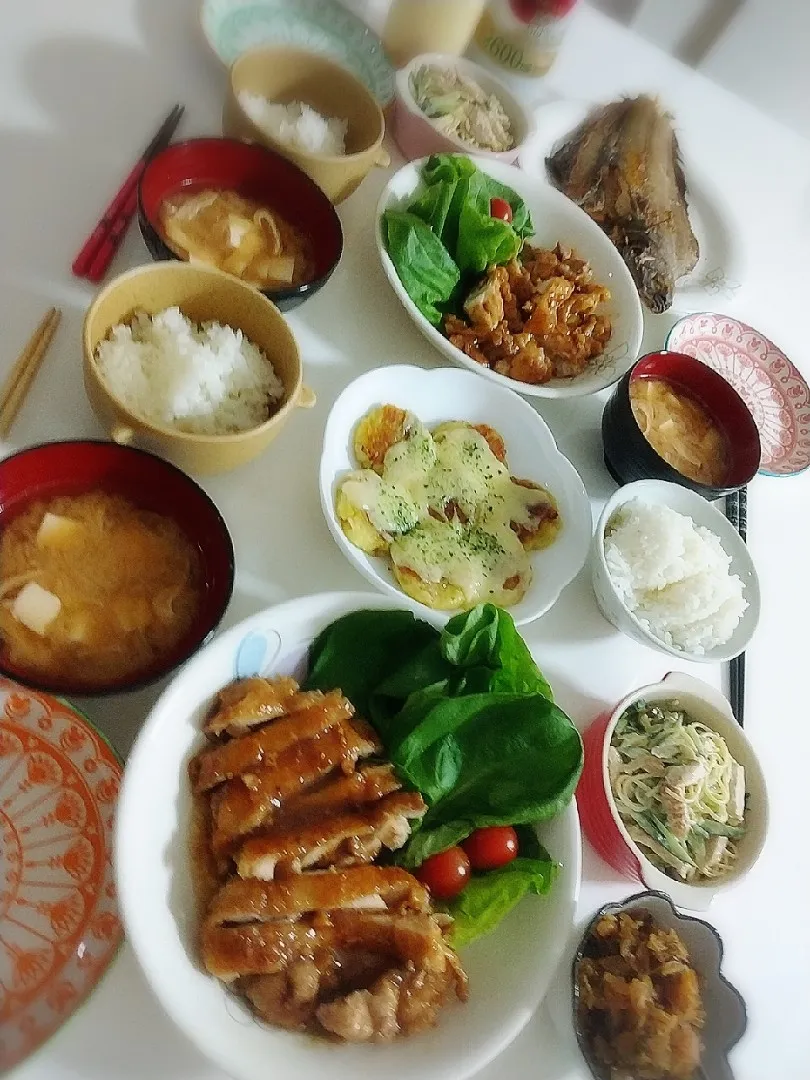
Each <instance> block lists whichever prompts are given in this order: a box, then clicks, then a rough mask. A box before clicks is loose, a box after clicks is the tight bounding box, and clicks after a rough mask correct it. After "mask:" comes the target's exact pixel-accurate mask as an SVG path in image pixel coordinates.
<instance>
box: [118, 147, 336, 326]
mask: <svg viewBox="0 0 810 1080" xmlns="http://www.w3.org/2000/svg"><path fill="white" fill-rule="evenodd" d="M200 188H218V189H221V190H225V189H227V190H229V191H235V192H236V193H237V194H238V195H242V196H244V197H245V198H249V199H255V200H256V202H260V203H261V204H262V205H263V206H267V207H268V208H269V209H270V210H275V211H276V212H277V213H278V214H280V215H281V217H283V218H284V219H285V220H286V221H288V222H289V223H290V224H291V225H294V226H296V227H297V228H298V229H300V231H301V232H302V233H304V234H305V235H306V236H307V237H309V239H310V241H311V243H312V248H313V255H314V260H315V275H314V277H313V279H312V281H308V282H305V283H304V284H303V285H293V286H290V287H288V288H283V287H282V288H268V289H262V290H260V291H261V292H263V293H264V295H265V296H266V297H268V299H270V300H272V301H273V303H274V304H275V305H276V307H278V308H279V309H280V310H281V311H290V310H291V309H292V308H295V307H298V305H299V304H303V302H304V301H305V300H307V299H308V298H309V297H310V296H314V295H315V293H316V292H318V290H319V289H322V288H323V286H324V285H325V284H326V282H327V281H328V280H329V278H330V277H331V276H332V274H333V273H334V270H335V268H336V266H337V264H338V263H339V262H340V257H341V255H342V254H343V229H342V226H341V224H340V218H339V217H338V216H337V213H336V212H335V208H334V206H332V203H331V202H330V201H329V199H328V197H327V196H326V195H325V194H324V193H323V191H321V189H320V188H319V187H318V185H317V184H316V183H315V181H314V180H311V179H310V178H309V177H308V176H307V174H306V173H305V172H304V171H303V170H302V169H299V168H298V166H297V165H294V164H293V163H292V162H291V161H288V160H287V158H285V157H282V155H281V154H277V153H276V152H275V151H273V150H270V149H268V148H267V147H265V146H259V145H258V144H256V143H244V142H239V141H238V140H237V139H224V138H223V139H219V138H202V139H189V140H187V141H186V142H180V143H173V144H172V145H171V146H169V147H167V149H166V150H164V151H162V153H160V154H158V155H157V156H156V157H154V158H152V160H151V161H150V162H149V164H148V165H147V166H146V169H145V170H144V173H143V175H142V177H141V181H140V184H139V185H138V224H139V225H140V229H141V235H142V236H143V240H144V243H145V244H146V247H147V248H148V250H149V254H150V255H151V256H152V258H153V259H155V260H162V259H177V260H180V261H186V260H184V259H182V258H181V256H179V255H178V254H177V253H176V252H175V251H174V250H173V249H172V248H171V247H169V245H168V244H167V243H166V240H165V237H164V235H163V230H162V228H161V224H160V207H161V203H162V202H163V200H164V199H165V198H167V197H168V196H169V195H175V194H176V193H177V192H179V191H182V190H191V191H193V190H198V189H200Z"/></svg>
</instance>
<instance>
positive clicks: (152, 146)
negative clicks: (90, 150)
mask: <svg viewBox="0 0 810 1080" xmlns="http://www.w3.org/2000/svg"><path fill="white" fill-rule="evenodd" d="M184 112H185V106H183V105H175V106H174V108H173V109H172V111H171V112H170V113H169V115H168V116H167V117H166V119H165V120H164V121H163V123H162V124H161V125H160V127H159V128H158V130H157V133H156V134H155V136H154V138H153V139H152V141H151V142H150V143H149V145H148V146H147V148H146V149H145V150H144V152H143V154H141V156H140V158H139V160H138V163H137V164H136V165H135V167H134V169H133V170H132V172H131V173H130V174H129V176H128V177H127V178H126V180H125V181H124V183H123V184H122V185H121V187H120V189H119V191H118V193H117V195H116V196H115V198H114V199H113V200H112V202H111V203H110V205H109V206H108V207H107V209H106V210H105V211H104V213H103V215H102V217H101V220H100V221H99V223H98V225H96V227H95V229H93V231H92V233H90V236H89V237H88V238H87V240H86V242H85V244H84V247H83V248H82V250H81V251H80V252H79V254H78V255H77V256H76V258H75V259H74V260H73V265H72V270H73V273H74V274H75V275H76V277H83V278H87V279H88V280H89V281H93V282H99V281H101V279H102V278H103V277H104V275H105V274H106V272H107V269H108V267H109V265H110V263H111V262H112V259H113V256H114V255H115V253H116V251H117V250H118V247H119V245H120V243H121V241H122V240H123V238H124V235H125V233H126V231H127V229H128V227H129V223H130V221H132V218H133V216H134V214H135V210H136V209H137V206H138V182H139V180H140V178H141V176H142V174H143V171H144V169H145V168H146V166H147V164H148V163H149V161H150V160H151V159H152V158H153V157H154V156H155V154H158V153H160V151H161V150H164V149H165V148H166V147H167V146H168V145H169V143H170V142H171V141H172V136H173V135H174V133H175V131H176V130H177V125H178V124H179V123H180V118H181V117H182V115H183V113H184Z"/></svg>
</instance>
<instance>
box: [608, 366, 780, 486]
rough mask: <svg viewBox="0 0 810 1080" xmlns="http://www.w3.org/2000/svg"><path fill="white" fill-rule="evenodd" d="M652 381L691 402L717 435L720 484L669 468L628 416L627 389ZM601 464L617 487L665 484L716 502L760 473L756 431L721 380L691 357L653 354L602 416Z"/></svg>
mask: <svg viewBox="0 0 810 1080" xmlns="http://www.w3.org/2000/svg"><path fill="white" fill-rule="evenodd" d="M643 379H657V380H661V381H662V382H664V383H666V384H667V385H668V386H669V387H670V388H671V389H672V390H673V391H674V392H675V393H680V394H681V395H683V396H685V397H687V398H690V399H692V400H693V401H694V402H696V403H697V404H698V405H699V406H702V408H703V410H704V411H705V412H706V413H707V414H708V416H709V417H710V419H711V421H712V422H713V423H714V425H715V426H716V428H717V429H718V430H719V432H720V433H721V434H722V437H723V441H724V443H725V445H726V463H725V469H724V470H723V471H724V475H723V477H722V480H719V481H718V482H715V483H703V482H701V481H700V480H694V479H692V478H691V477H690V476H687V475H685V474H684V473H682V472H680V471H679V470H678V469H675V468H673V466H672V465H670V464H669V462H667V461H665V460H664V458H663V457H662V456H661V455H660V454H659V453H658V452H657V451H656V450H655V449H653V447H652V445H651V444H650V443H649V442H648V441H647V439H646V437H645V435H644V433H643V432H642V430H641V428H640V427H639V424H638V422H637V420H636V418H635V416H634V414H633V407H632V404H631V397H630V394H631V388H632V387H633V385H634V384H637V383H638V381H639V380H643ZM602 443H603V447H604V455H605V465H606V466H607V469H608V472H609V473H610V474H611V476H612V477H613V479H614V480H615V481H616V482H617V483H618V484H629V483H632V482H633V481H635V480H668V481H669V482H670V483H675V484H681V485H682V486H683V487H687V488H691V489H692V491H697V492H698V494H700V495H703V496H704V498H707V499H719V498H720V497H721V496H723V495H728V494H730V493H731V492H733V491H737V490H738V489H739V488H741V487H744V486H745V485H746V484H748V483H750V481H751V480H753V478H754V476H756V474H757V471H758V470H759V464H760V457H761V453H762V448H761V445H760V439H759V430H758V428H757V425H756V423H755V422H754V418H753V416H752V415H751V412H750V410H749V409H748V406H747V405H746V404H745V402H744V401H743V399H742V398H741V397H740V395H739V394H738V393H737V391H736V390H735V389H734V387H733V386H732V385H731V383H729V382H727V381H726V380H725V379H724V378H723V376H722V375H720V374H718V372H716V371H714V370H712V368H710V367H708V366H707V365H706V364H704V363H702V362H701V361H700V360H697V359H695V357H694V356H687V355H686V354H685V353H677V352H667V351H662V352H654V353H648V354H647V355H646V356H642V358H641V359H640V360H638V361H637V362H636V364H634V366H633V367H632V368H631V369H630V371H628V372H627V373H626V375H625V376H624V378H623V379H621V381H620V382H618V383H617V384H616V387H615V389H614V391H613V393H612V394H611V396H610V398H609V399H608V402H607V404H606V405H605V411H604V412H603V414H602Z"/></svg>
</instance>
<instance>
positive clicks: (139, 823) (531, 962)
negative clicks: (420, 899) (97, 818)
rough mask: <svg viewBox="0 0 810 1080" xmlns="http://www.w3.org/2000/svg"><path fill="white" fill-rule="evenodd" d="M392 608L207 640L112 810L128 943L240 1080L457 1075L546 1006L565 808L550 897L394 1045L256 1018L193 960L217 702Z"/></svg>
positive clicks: (566, 902) (565, 859)
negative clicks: (194, 817) (197, 871)
mask: <svg viewBox="0 0 810 1080" xmlns="http://www.w3.org/2000/svg"><path fill="white" fill-rule="evenodd" d="M398 606H400V605H398V604H395V603H392V602H391V601H390V600H388V599H387V598H385V597H381V596H377V595H375V594H373V593H372V594H367V593H322V594H320V595H317V596H309V597H304V598H302V599H299V600H292V601H290V602H288V603H286V604H281V605H279V606H278V607H274V608H269V609H268V610H266V611H264V612H261V613H260V614H259V615H255V616H253V618H250V619H246V620H245V621H244V622H242V623H240V624H239V625H238V626H235V627H233V629H231V630H229V631H228V632H227V633H225V634H223V635H222V636H221V637H219V638H217V639H216V640H214V641H213V642H212V643H211V644H210V645H208V646H206V648H204V649H202V650H201V651H200V652H199V653H197V655H196V656H195V657H194V659H193V660H191V661H189V663H188V664H187V665H186V666H185V667H184V668H183V669H182V671H181V672H180V673H179V674H178V675H177V676H176V678H175V679H174V680H173V682H172V683H171V685H170V686H169V687H168V689H167V690H166V691H165V692H164V693H163V695H162V696H161V698H160V700H159V701H158V702H157V704H156V705H155V708H154V709H153V710H152V712H151V713H150V715H149V717H148V719H147V720H146V723H145V724H144V726H143V728H142V729H141V732H140V735H139V736H138V740H137V742H136V744H135V746H134V748H133V751H132V754H131V755H130V758H129V762H128V764H127V768H126V773H125V776H124V784H123V788H122V791H121V798H120V801H119V804H118V822H117V835H116V849H117V850H116V870H117V875H118V886H119V894H120V905H121V910H122V914H123V917H124V923H125V926H126V932H127V936H128V937H129V940H130V943H131V944H132V947H133V949H134V950H135V954H136V956H137V957H138V960H139V961H140V964H141V966H142V968H143V970H144V973H145V975H146V977H147V979H148V980H149V982H150V984H151V986H152V989H153V990H154V992H155V994H156V995H157V997H158V998H159V1000H160V1001H161V1003H162V1005H163V1007H164V1008H165V1009H166V1012H167V1013H168V1014H169V1015H170V1016H171V1017H172V1019H173V1020H174V1021H175V1023H176V1024H177V1025H178V1027H180V1028H181V1029H182V1030H183V1031H184V1032H185V1033H186V1035H187V1036H188V1037H189V1038H190V1039H191V1040H192V1042H194V1043H195V1044H196V1045H197V1046H198V1047H199V1048H200V1049H201V1050H202V1051H203V1053H205V1054H207V1055H208V1057H209V1058H210V1059H211V1060H212V1061H214V1062H216V1063H217V1065H219V1066H220V1068H222V1069H224V1070H225V1071H226V1072H227V1073H228V1074H229V1075H230V1076H233V1077H236V1078H238V1080H268V1077H272V1078H273V1080H323V1078H324V1077H326V1076H328V1077H329V1078H330V1080H358V1077H363V1076H386V1077H387V1076H390V1077H396V1078H397V1080H463V1078H465V1077H468V1076H470V1075H471V1074H472V1073H474V1072H476V1071H477V1070H478V1069H481V1068H483V1066H484V1065H486V1064H487V1062H489V1061H491V1060H492V1059H493V1058H494V1057H495V1056H496V1055H497V1054H499V1053H500V1052H501V1050H503V1049H504V1047H506V1046H507V1045H508V1044H509V1043H510V1042H511V1041H512V1040H513V1039H514V1038H515V1036H516V1035H517V1034H518V1033H519V1032H520V1031H521V1029H522V1028H523V1027H524V1025H525V1024H526V1023H527V1022H528V1020H529V1018H530V1017H531V1015H532V1013H533V1011H534V1010H535V1009H536V1008H537V1006H538V1004H539V1003H540V1001H541V1000H542V998H543V995H544V994H545V992H546V989H547V988H548V985H549V982H550V980H551V977H552V975H553V973H554V971H555V968H556V966H557V964H558V962H559V960H560V957H561V955H562V951H563V949H564V947H565V944H566V941H567V940H568V938H569V935H570V933H571V928H572V926H573V923H574V913H575V909H576V901H577V896H578V893H579V881H580V872H581V848H580V835H579V819H578V817H577V811H576V805H575V804H574V803H572V804H571V805H570V806H569V808H568V809H567V810H566V811H565V813H564V814H562V815H560V817H558V818H556V819H555V820H554V821H551V822H548V823H545V824H543V825H542V826H541V827H540V828H539V830H538V831H539V835H540V837H541V840H542V841H543V843H544V844H545V845H546V847H547V848H548V850H549V852H550V853H551V854H552V856H553V857H554V858H555V859H556V860H557V861H558V862H560V863H561V866H562V869H561V871H560V874H559V876H558V878H557V880H556V882H555V883H554V887H553V889H552V890H551V892H550V893H549V895H548V896H547V897H534V896H532V897H528V898H526V899H525V900H523V901H522V902H521V903H520V905H519V906H518V907H517V908H516V909H515V910H514V911H513V912H512V913H511V914H510V915H509V917H508V918H507V919H506V920H504V922H503V924H502V925H501V926H500V927H499V929H498V930H497V931H495V932H494V933H493V934H491V935H490V936H489V937H487V938H483V939H481V940H480V941H478V942H476V943H475V944H474V945H472V946H471V947H470V948H468V949H465V950H464V952H463V954H462V957H463V961H464V966H465V967H466V969H467V971H468V972H469V975H470V1000H469V1001H468V1002H467V1004H466V1005H458V1006H450V1007H448V1008H447V1009H446V1010H445V1012H444V1014H443V1015H442V1016H441V1018H440V1022H439V1025H438V1027H436V1028H435V1029H434V1030H433V1031H431V1032H428V1033H426V1034H424V1035H420V1036H417V1037H415V1038H412V1039H404V1040H402V1041H400V1042H396V1043H393V1044H390V1045H382V1046H381V1045H374V1046H350V1045H336V1044H335V1043H333V1042H328V1041H327V1040H325V1039H324V1040H319V1039H316V1038H313V1037H311V1036H306V1035H299V1034H295V1033H292V1032H288V1031H282V1030H280V1029H278V1028H272V1027H267V1026H265V1025H263V1024H261V1023H259V1022H258V1021H256V1020H255V1019H254V1018H253V1017H252V1015H251V1014H250V1013H249V1012H248V1010H247V1008H246V1007H244V1006H243V1005H242V1004H241V1003H240V1002H239V1001H238V1000H237V999H236V998H233V997H231V996H230V995H229V994H227V992H226V991H225V990H224V989H223V986H222V984H221V983H219V982H218V981H217V980H216V979H213V978H212V977H211V976H210V975H207V974H206V973H205V972H204V971H202V970H201V968H200V967H198V965H197V963H196V961H195V959H194V941H195V931H196V926H195V918H194V903H193V895H192V886H191V879H190V875H189V864H188V857H187V837H188V829H189V814H190V799H189V793H188V783H187V779H186V765H187V762H188V760H189V758H190V757H191V756H192V755H193V753H194V752H195V750H196V749H197V748H198V745H199V743H200V742H201V741H202V740H201V736H200V723H201V720H202V717H203V716H204V715H205V713H206V711H207V709H208V707H209V705H210V702H211V698H212V697H213V695H214V694H216V693H217V691H218V690H220V689H221V688H222V687H223V686H225V685H226V684H227V683H229V682H231V681H232V680H233V679H234V678H236V677H238V676H247V675H254V674H273V673H277V672H287V673H293V674H297V675H299V676H301V675H302V674H303V672H304V670H305V660H306V653H307V649H308V647H309V645H310V643H311V641H312V639H313V638H314V637H315V636H316V635H317V634H318V633H319V632H320V631H321V630H322V629H324V627H326V626H327V625H328V624H329V623H331V622H332V621H333V620H334V619H337V618H339V617H340V616H341V615H345V614H347V613H348V612H350V611H355V610H357V609H359V608H377V609H388V608H394V607H398Z"/></svg>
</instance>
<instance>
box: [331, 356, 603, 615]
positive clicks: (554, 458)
mask: <svg viewBox="0 0 810 1080" xmlns="http://www.w3.org/2000/svg"><path fill="white" fill-rule="evenodd" d="M387 404H390V405H398V406H400V407H401V408H403V409H408V410H409V411H410V412H412V413H414V414H415V415H416V416H418V417H419V419H420V420H421V421H422V423H424V424H426V425H427V426H428V427H429V428H433V427H434V426H435V425H437V424H441V423H442V422H443V421H445V420H468V421H469V422H470V423H473V424H489V425H490V426H491V427H494V428H495V429H496V430H497V431H499V432H500V433H501V435H502V436H503V438H504V440H505V442H506V453H507V461H508V462H509V468H510V470H511V471H512V474H513V475H514V476H517V477H521V478H525V479H527V480H534V481H536V482H537V483H539V484H542V485H543V486H544V487H547V488H548V490H549V491H550V492H551V494H552V495H553V496H554V497H555V499H556V500H557V503H558V506H559V508H560V516H561V518H562V522H563V527H562V529H561V530H560V534H559V536H558V537H557V539H556V540H555V542H554V543H553V544H552V545H551V547H549V548H546V549H545V551H537V552H534V553H533V554H532V570H533V578H532V583H531V586H530V587H529V589H528V590H527V592H526V595H525V596H524V597H523V599H522V600H521V601H520V602H519V603H518V604H515V605H514V607H511V608H509V612H510V614H511V615H512V617H513V618H514V620H515V622H516V623H517V625H518V626H522V625H524V624H525V623H527V622H531V620H532V619H537V618H538V617H539V616H540V615H542V614H544V612H546V611H548V610H549V608H550V607H551V606H552V605H553V604H554V603H555V601H556V600H557V598H558V597H559V595H560V593H561V592H562V590H563V589H564V588H565V586H566V585H567V584H568V583H569V582H570V581H573V579H574V578H575V577H576V575H577V574H578V573H579V571H580V570H581V569H582V567H583V566H584V565H585V560H586V559H587V557H588V548H589V546H590V542H591V530H592V521H591V507H590V502H589V500H588V495H587V493H586V491H585V487H584V485H583V483H582V480H581V479H580V477H579V473H578V472H577V471H576V469H575V468H574V466H573V465H572V464H571V462H570V461H569V460H568V458H566V457H564V456H563V455H562V454H561V453H560V451H559V450H558V449H557V444H556V443H555V442H554V436H553V435H552V434H551V431H550V430H549V428H548V425H547V424H546V422H545V420H543V418H542V417H541V416H540V415H538V413H537V412H535V410H534V409H533V408H532V407H531V405H529V404H528V403H527V402H525V401H522V400H521V399H520V398H519V397H518V396H517V395H516V394H514V393H512V391H511V390H507V389H505V388H503V387H500V386H489V385H487V383H485V382H484V381H483V379H479V378H476V376H475V375H472V374H470V373H469V372H467V371H453V370H452V369H447V368H440V369H438V370H436V371H425V370H424V369H423V368H418V367H410V366H408V365H405V364H403V365H396V366H392V367H383V368H376V369H375V370H374V371H370V372H368V373H367V374H366V375H361V376H360V378H359V379H355V380H354V382H352V383H349V385H348V386H347V387H346V389H345V390H344V391H343V393H342V394H341V395H340V396H339V397H338V399H337V401H336V402H335V404H334V405H333V406H332V411H331V412H330V414H329V418H328V420H327V422H326V432H325V434H324V441H323V453H322V455H321V470H320V489H321V506H322V508H323V513H324V517H325V518H326V522H327V524H328V526H329V529H330V531H331V533H332V536H333V537H334V538H335V541H336V543H337V545H338V547H339V548H340V549H341V551H342V552H343V554H344V555H345V556H346V558H347V559H348V560H349V562H350V563H351V564H352V565H353V566H354V567H356V568H357V569H358V570H359V571H360V573H361V574H362V575H363V576H364V577H365V578H367V579H368V580H369V581H370V582H371V584H372V585H375V586H376V587H377V588H378V589H381V590H382V591H383V592H385V593H388V594H389V595H390V596H392V597H395V598H396V599H397V600H399V601H400V603H401V605H402V606H403V607H409V608H411V610H412V611H415V612H416V613H417V614H418V615H419V616H420V617H421V618H423V619H424V620H425V621H426V622H430V623H433V624H434V625H437V626H440V625H443V624H444V623H446V622H447V620H448V619H449V618H450V617H451V615H453V614H454V612H446V611H434V610H433V608H429V607H426V606H425V605H424V604H419V603H417V602H416V601H415V600H411V598H410V597H408V596H406V595H405V593H403V591H402V590H401V589H400V587H399V585H398V584H397V581H396V579H395V578H394V575H393V573H392V572H391V568H390V562H389V560H388V559H387V558H379V557H374V556H372V555H366V554H365V552H363V551H361V550H360V549H359V548H357V547H355V546H354V544H352V543H351V542H350V541H349V540H348V539H347V538H346V535H345V533H344V532H343V530H342V529H341V527H340V523H339V522H338V519H337V515H336V514H335V496H336V494H337V488H338V484H339V483H340V481H341V480H342V479H343V477H344V476H345V475H346V473H347V472H349V471H350V470H352V469H356V468H357V464H356V462H355V459H354V454H353V451H352V441H353V433H354V429H355V427H356V425H357V422H358V420H360V419H361V417H363V416H365V414H366V413H367V412H368V411H369V410H370V409H372V408H374V406H376V405H387Z"/></svg>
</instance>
